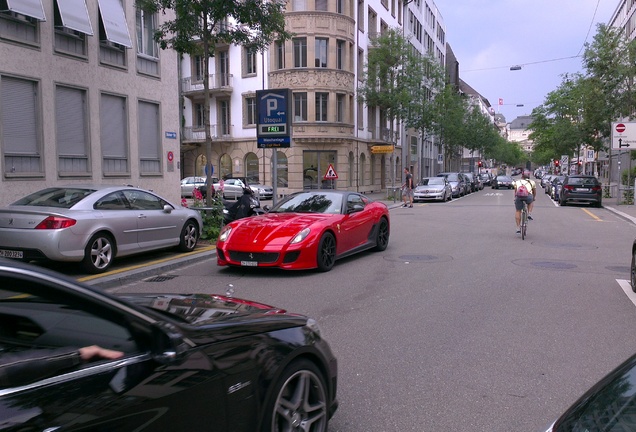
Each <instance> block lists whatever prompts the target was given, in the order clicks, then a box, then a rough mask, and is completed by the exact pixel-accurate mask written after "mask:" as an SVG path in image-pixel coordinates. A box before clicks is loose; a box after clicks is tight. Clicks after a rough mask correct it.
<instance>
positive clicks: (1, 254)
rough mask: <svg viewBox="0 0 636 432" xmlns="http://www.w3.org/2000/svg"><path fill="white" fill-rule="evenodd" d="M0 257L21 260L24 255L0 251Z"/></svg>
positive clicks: (4, 250)
mask: <svg viewBox="0 0 636 432" xmlns="http://www.w3.org/2000/svg"><path fill="white" fill-rule="evenodd" d="M0 257H2V258H18V259H22V258H24V253H23V252H22V251H14V250H6V249H0Z"/></svg>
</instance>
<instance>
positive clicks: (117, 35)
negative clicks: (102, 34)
mask: <svg viewBox="0 0 636 432" xmlns="http://www.w3.org/2000/svg"><path fill="white" fill-rule="evenodd" d="M98 3H99V12H100V14H101V16H102V22H103V23H104V30H105V31H106V39H107V40H109V41H110V42H113V43H116V44H119V45H123V46H125V47H126V48H132V42H131V41H130V33H128V26H127V25H126V15H124V8H123V7H122V5H121V3H120V2H119V0H99V1H98Z"/></svg>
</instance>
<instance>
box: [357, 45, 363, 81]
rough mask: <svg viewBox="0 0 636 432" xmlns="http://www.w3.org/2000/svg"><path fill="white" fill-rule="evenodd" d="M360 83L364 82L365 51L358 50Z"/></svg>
mask: <svg viewBox="0 0 636 432" xmlns="http://www.w3.org/2000/svg"><path fill="white" fill-rule="evenodd" d="M358 81H364V50H361V49H358Z"/></svg>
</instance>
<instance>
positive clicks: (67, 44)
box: [0, 0, 93, 57]
mask: <svg viewBox="0 0 636 432" xmlns="http://www.w3.org/2000/svg"><path fill="white" fill-rule="evenodd" d="M0 4H1V3H0ZM53 6H54V7H53V15H54V17H53V25H54V27H55V51H57V52H63V53H67V54H72V55H77V56H81V57H86V55H87V48H86V35H91V36H92V35H93V27H92V26H91V22H90V19H89V17H88V10H87V9H86V3H84V2H83V1H82V2H81V3H79V4H77V6H78V7H74V6H76V5H73V4H71V3H70V2H65V1H63V0H57V1H54V2H53ZM0 8H1V6H0Z"/></svg>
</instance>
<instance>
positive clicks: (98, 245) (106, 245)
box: [82, 233, 115, 273]
mask: <svg viewBox="0 0 636 432" xmlns="http://www.w3.org/2000/svg"><path fill="white" fill-rule="evenodd" d="M114 252H115V245H114V243H113V239H112V238H111V237H110V235H108V234H103V233H97V234H95V235H94V236H93V237H91V239H90V241H89V242H88V244H87V245H86V248H85V249H84V259H83V260H82V266H83V267H84V270H86V271H87V272H88V273H101V272H104V271H106V270H107V269H108V267H110V265H111V263H112V262H113V257H114Z"/></svg>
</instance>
